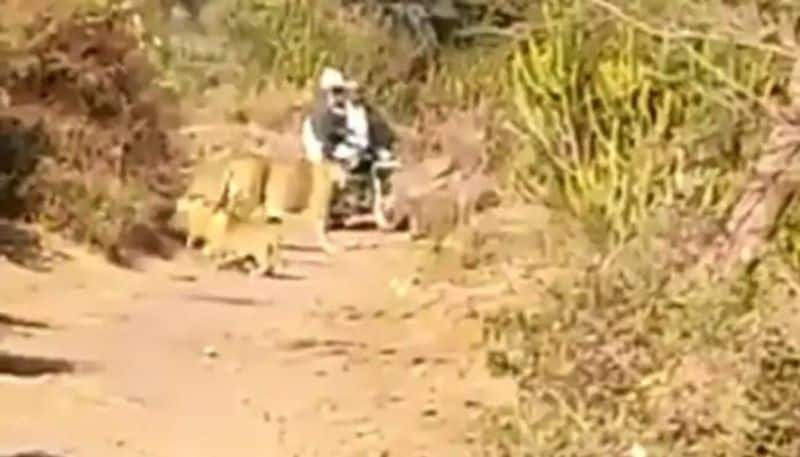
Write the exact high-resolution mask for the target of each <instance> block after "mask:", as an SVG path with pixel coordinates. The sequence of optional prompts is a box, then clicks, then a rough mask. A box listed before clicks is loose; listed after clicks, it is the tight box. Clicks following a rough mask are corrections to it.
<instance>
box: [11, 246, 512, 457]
mask: <svg viewBox="0 0 800 457" xmlns="http://www.w3.org/2000/svg"><path fill="white" fill-rule="evenodd" d="M338 236H339V237H340V239H341V238H347V237H353V236H355V235H353V234H339V235H338ZM358 236H362V237H363V236H371V237H377V238H375V241H376V242H377V243H381V245H380V246H378V247H374V248H366V249H360V250H354V251H347V252H344V253H342V254H341V255H340V256H339V257H338V258H336V259H335V260H334V261H332V262H331V263H329V264H324V263H319V262H315V261H314V260H315V259H317V260H318V259H321V258H322V256H321V254H319V253H316V252H307V253H303V252H293V253H292V254H291V256H292V257H291V259H293V260H294V262H293V263H292V266H291V273H293V274H295V275H296V277H294V278H292V279H281V280H274V279H250V278H248V277H246V276H243V275H240V274H237V273H235V272H214V271H211V270H210V269H209V268H208V267H206V266H204V265H203V264H201V263H198V262H197V261H196V259H193V258H191V257H187V258H182V259H179V260H178V261H175V262H170V263H159V262H154V261H153V262H149V263H148V265H147V266H146V267H145V268H144V270H143V271H130V270H123V269H119V268H114V267H111V266H109V265H107V264H105V263H104V262H103V261H102V260H100V259H97V258H94V257H91V256H88V255H84V254H81V253H80V251H77V250H72V251H71V252H70V254H71V255H72V256H73V258H72V260H67V261H64V262H63V263H60V264H58V265H57V266H56V267H55V269H54V270H53V271H52V272H49V273H35V272H31V271H29V270H24V269H22V268H19V267H17V266H14V265H12V264H9V263H2V262H0V355H2V357H0V456H5V455H12V454H13V452H16V451H20V450H28V449H44V450H47V451H48V452H50V453H52V455H54V456H85V457H110V456H129V455H130V456H152V457H205V456H207V457H222V456H264V457H272V456H276V457H282V456H286V457H292V456H304V457H305V456H320V457H323V456H324V457H371V456H402V457H457V456H468V455H477V454H475V452H474V446H473V445H471V444H470V443H471V442H472V441H474V439H475V434H474V432H473V431H471V427H470V425H471V422H472V420H473V419H474V418H475V417H476V416H477V415H478V414H479V413H480V411H481V407H482V405H484V404H487V403H488V402H493V401H502V400H504V399H506V398H507V395H508V392H509V391H508V386H506V385H503V384H502V383H499V382H497V381H491V380H490V379H489V377H488V376H487V375H486V373H485V371H484V369H483V358H482V355H481V354H480V353H479V352H478V351H477V350H475V345H476V343H479V341H480V322H479V319H478V318H477V315H476V313H475V312H474V310H472V309H471V308H470V306H469V304H468V300H465V294H463V293H461V292H459V291H456V290H445V289H439V290H436V289H435V288H434V289H430V290H425V291H411V292H409V293H408V295H407V296H404V297H402V298H401V297H398V295H397V293H396V292H395V290H393V288H392V287H391V286H390V284H391V280H392V279H393V278H398V277H399V278H402V277H407V275H408V274H409V273H410V271H411V268H412V267H413V265H412V263H411V262H410V259H411V257H410V254H409V251H408V247H407V246H403V243H402V242H400V241H398V240H395V239H392V238H386V237H379V236H378V235H375V234H372V235H358ZM390 241H391V243H389V242H390ZM473 298H474V297H473ZM12 318H13V319H18V320H20V322H16V323H17V324H19V325H13V326H11V325H6V324H9V323H10V322H6V323H5V324H3V321H4V320H5V321H11V320H13V319H12ZM21 320H27V321H32V322H23V321H21ZM37 323H38V324H43V325H37ZM9 353H13V354H14V355H26V356H36V357H49V358H58V359H65V360H67V361H70V362H73V363H76V371H74V372H62V373H60V372H59V368H63V367H59V365H58V364H55V365H54V366H52V367H48V366H46V365H45V366H44V367H42V368H41V371H47V372H50V373H49V374H45V375H40V376H30V374H31V373H28V375H25V376H23V375H22V374H25V373H17V374H14V373H11V372H13V371H14V369H12V368H15V367H9V366H8V365H7V364H6V365H5V366H4V362H3V360H4V357H6V356H8V355H9ZM22 368H26V369H29V371H36V370H37V369H39V368H38V367H37V366H35V364H33V365H31V364H29V366H23V367H22ZM15 369H20V367H19V366H16V368H15Z"/></svg>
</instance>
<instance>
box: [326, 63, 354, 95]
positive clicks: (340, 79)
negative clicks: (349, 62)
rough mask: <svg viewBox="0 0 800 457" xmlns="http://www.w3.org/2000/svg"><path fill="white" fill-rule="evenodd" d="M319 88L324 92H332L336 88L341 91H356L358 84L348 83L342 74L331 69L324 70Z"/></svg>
mask: <svg viewBox="0 0 800 457" xmlns="http://www.w3.org/2000/svg"><path fill="white" fill-rule="evenodd" d="M319 87H320V89H322V90H330V89H334V88H341V89H355V88H356V87H358V84H357V83H356V82H355V81H348V80H346V79H344V75H342V72H341V71H339V70H337V69H335V68H331V67H325V68H323V69H322V75H321V76H320V78H319Z"/></svg>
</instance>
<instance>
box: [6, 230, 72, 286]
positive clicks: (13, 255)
mask: <svg viewBox="0 0 800 457" xmlns="http://www.w3.org/2000/svg"><path fill="white" fill-rule="evenodd" d="M0 257H2V258H5V259H6V260H8V261H9V262H11V263H13V264H15V265H18V266H20V267H23V268H26V269H29V270H33V271H37V272H40V273H45V272H49V271H50V270H51V268H52V264H53V262H55V261H64V260H69V259H70V256H69V255H67V254H65V253H63V252H59V251H48V250H46V249H44V248H43V247H42V243H41V239H40V237H39V235H38V234H36V233H35V232H33V231H32V230H29V229H25V228H22V227H19V226H16V225H14V224H12V223H11V222H8V221H0Z"/></svg>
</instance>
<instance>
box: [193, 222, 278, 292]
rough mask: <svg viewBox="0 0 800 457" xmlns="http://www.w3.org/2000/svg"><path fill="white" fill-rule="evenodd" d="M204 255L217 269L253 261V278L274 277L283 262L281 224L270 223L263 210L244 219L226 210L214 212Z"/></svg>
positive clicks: (251, 272) (207, 234)
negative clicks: (249, 260)
mask: <svg viewBox="0 0 800 457" xmlns="http://www.w3.org/2000/svg"><path fill="white" fill-rule="evenodd" d="M206 240H207V243H206V246H205V247H204V248H203V254H204V255H205V256H206V257H208V258H210V259H211V260H212V261H213V262H214V263H215V266H216V268H222V267H224V266H227V265H230V264H233V263H236V262H241V261H245V260H248V259H252V260H253V261H254V262H255V268H253V269H252V270H250V274H251V275H253V276H264V275H274V274H275V269H276V268H277V267H278V265H279V264H280V263H281V249H280V246H281V223H280V221H274V220H267V219H266V217H265V215H264V212H263V211H262V210H255V211H253V214H251V216H250V217H249V218H246V219H241V218H238V217H236V216H234V215H231V214H230V213H228V212H225V211H222V210H220V211H215V212H214V213H213V214H212V215H211V218H210V221H209V223H208V229H207V232H206Z"/></svg>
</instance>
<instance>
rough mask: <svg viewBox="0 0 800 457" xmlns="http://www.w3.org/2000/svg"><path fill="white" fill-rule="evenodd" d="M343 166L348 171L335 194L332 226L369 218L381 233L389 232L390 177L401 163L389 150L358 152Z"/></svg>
mask: <svg viewBox="0 0 800 457" xmlns="http://www.w3.org/2000/svg"><path fill="white" fill-rule="evenodd" d="M351 147H352V146H351ZM340 163H341V164H342V166H343V167H344V168H345V170H346V171H347V179H346V180H345V185H344V186H343V187H342V188H337V189H336V190H335V191H334V195H333V198H332V201H331V208H330V212H329V215H330V218H329V226H330V227H331V228H342V227H346V226H347V225H349V222H350V221H352V220H353V219H356V218H359V219H360V218H364V217H365V216H370V218H371V219H372V220H373V222H374V223H375V225H376V226H377V227H378V228H379V229H380V230H389V229H390V228H391V224H390V220H391V213H390V211H391V210H390V206H391V205H390V204H389V200H390V193H391V184H390V183H391V176H392V173H393V172H394V171H395V170H397V169H398V168H399V167H400V165H401V164H400V161H399V160H397V158H395V157H394V155H393V154H392V153H391V152H390V151H388V150H381V151H380V152H379V153H377V154H376V153H373V152H372V151H363V150H358V149H356V153H355V154H353V156H352V157H351V158H349V159H342V160H340Z"/></svg>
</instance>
